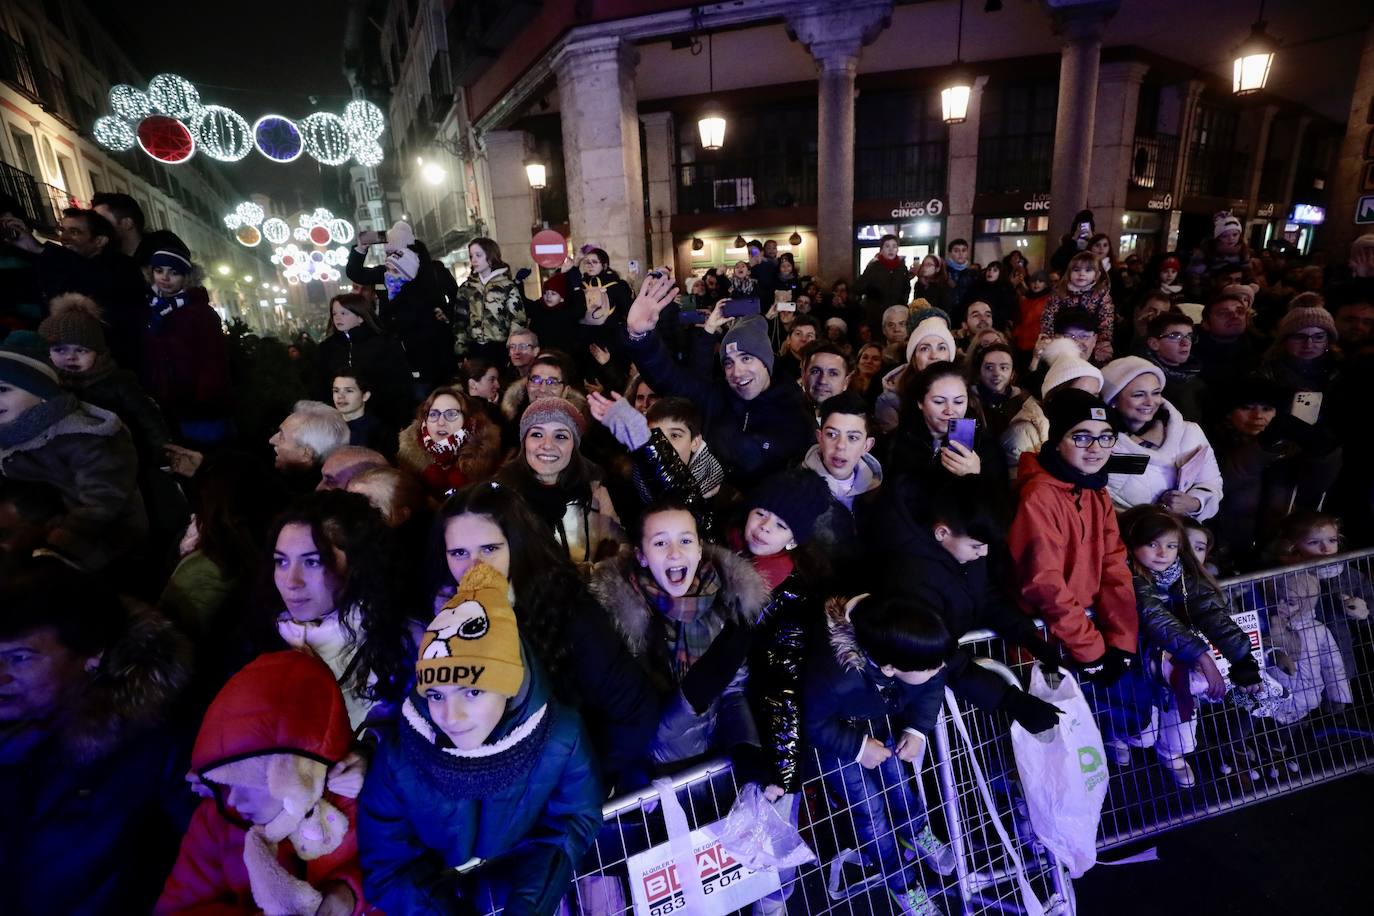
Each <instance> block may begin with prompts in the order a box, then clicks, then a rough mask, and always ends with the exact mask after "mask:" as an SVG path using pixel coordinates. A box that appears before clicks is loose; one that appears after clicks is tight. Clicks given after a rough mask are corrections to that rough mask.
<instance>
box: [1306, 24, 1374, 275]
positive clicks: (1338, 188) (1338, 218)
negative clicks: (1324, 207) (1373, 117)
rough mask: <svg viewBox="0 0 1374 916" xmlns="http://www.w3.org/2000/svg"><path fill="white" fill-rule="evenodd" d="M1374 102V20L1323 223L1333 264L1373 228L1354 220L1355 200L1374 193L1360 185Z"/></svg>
mask: <svg viewBox="0 0 1374 916" xmlns="http://www.w3.org/2000/svg"><path fill="white" fill-rule="evenodd" d="M1370 105H1374V23H1371V24H1370V26H1369V28H1367V29H1365V32H1364V50H1363V51H1361V52H1360V69H1359V72H1358V73H1357V74H1356V76H1355V92H1354V94H1353V95H1352V96H1351V98H1350V116H1349V117H1348V118H1346V121H1345V139H1344V140H1342V141H1341V151H1340V153H1339V154H1338V155H1337V157H1336V163H1335V167H1334V168H1333V169H1332V170H1331V176H1332V181H1331V194H1330V196H1329V197H1328V198H1327V199H1328V200H1329V201H1330V202H1331V206H1330V208H1329V210H1328V211H1327V214H1326V224H1325V225H1323V226H1322V227H1321V230H1320V233H1319V234H1320V240H1321V247H1323V248H1325V249H1326V250H1327V251H1329V252H1330V253H1331V258H1330V261H1331V263H1333V264H1343V263H1345V260H1346V258H1347V257H1349V254H1350V243H1351V242H1352V241H1354V240H1355V238H1356V236H1359V235H1362V234H1364V233H1366V232H1371V231H1374V226H1370V225H1356V224H1355V204H1356V203H1358V202H1359V199H1360V198H1361V197H1366V196H1368V195H1370V194H1374V191H1365V190H1362V188H1361V180H1362V178H1363V176H1364V171H1365V164H1366V162H1367V161H1368V160H1366V159H1365V143H1366V142H1367V138H1368V135H1369V132H1370V131H1371V130H1374V127H1371V126H1370V124H1369V123H1368V121H1369V107H1370Z"/></svg>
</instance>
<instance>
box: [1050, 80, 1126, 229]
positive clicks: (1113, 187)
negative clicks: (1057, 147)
mask: <svg viewBox="0 0 1374 916" xmlns="http://www.w3.org/2000/svg"><path fill="white" fill-rule="evenodd" d="M1149 69H1150V68H1149V65H1148V64H1143V63H1138V62H1136V61H1123V62H1121V63H1114V64H1104V65H1103V66H1102V67H1101V69H1100V77H1099V82H1098V87H1097V111H1096V113H1095V114H1094V116H1093V122H1094V126H1093V147H1092V165H1091V167H1090V168H1089V170H1088V203H1087V206H1088V209H1090V210H1092V211H1093V217H1094V218H1095V219H1096V220H1097V231H1098V232H1105V233H1107V235H1108V236H1110V237H1111V239H1112V250H1113V251H1115V250H1116V246H1117V239H1118V238H1119V237H1120V235H1121V218H1122V216H1123V215H1124V214H1125V212H1126V191H1127V189H1128V188H1129V187H1130V183H1131V165H1132V157H1133V156H1134V153H1135V116H1136V108H1137V107H1138V105H1139V102H1140V84H1141V82H1142V81H1143V80H1144V79H1145V73H1146V71H1147V70H1149ZM1055 155H1056V158H1058V152H1057V151H1056V153H1055ZM1051 206H1053V200H1051ZM1069 216H1070V217H1072V216H1073V214H1072V213H1070V214H1069ZM1050 228H1051V230H1053V229H1054V226H1053V225H1051V226H1050Z"/></svg>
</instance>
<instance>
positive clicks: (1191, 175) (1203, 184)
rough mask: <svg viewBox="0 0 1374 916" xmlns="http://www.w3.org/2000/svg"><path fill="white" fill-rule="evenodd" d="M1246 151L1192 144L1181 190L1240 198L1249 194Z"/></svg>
mask: <svg viewBox="0 0 1374 916" xmlns="http://www.w3.org/2000/svg"><path fill="white" fill-rule="evenodd" d="M1249 176H1250V155H1249V154H1248V153H1242V152H1236V151H1235V150H1232V149H1222V148H1220V147H1211V146H1194V147H1193V148H1192V150H1191V151H1190V153H1189V158H1188V175H1187V176H1186V178H1185V180H1184V182H1183V193H1184V194H1187V195H1190V196H1196V197H1229V198H1240V197H1246V196H1248V194H1249V189H1248V188H1247V187H1246V181H1247V179H1248V178H1249Z"/></svg>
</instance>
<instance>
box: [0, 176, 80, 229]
mask: <svg viewBox="0 0 1374 916" xmlns="http://www.w3.org/2000/svg"><path fill="white" fill-rule="evenodd" d="M0 191H3V192H4V193H6V194H8V195H10V196H11V197H13V198H14V199H15V200H17V201H19V206H20V207H22V208H23V210H24V216H25V217H27V218H28V220H29V221H30V222H31V223H33V225H34V226H35V227H36V228H39V229H47V230H51V229H53V228H55V227H56V226H57V224H58V222H59V221H60V220H61V219H62V211H63V210H64V209H66V208H67V207H72V206H76V205H77V203H78V202H77V201H75V200H73V199H72V197H71V195H70V194H68V193H67V192H66V191H64V190H62V189H61V188H55V187H53V186H52V185H50V184H48V183H46V182H43V181H39V180H38V179H37V178H34V177H33V176H32V175H30V174H29V173H28V172H26V171H24V170H23V169H17V168H15V167H14V166H12V165H10V164H9V163H7V162H0Z"/></svg>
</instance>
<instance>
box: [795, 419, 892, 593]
mask: <svg viewBox="0 0 1374 916" xmlns="http://www.w3.org/2000/svg"><path fill="white" fill-rule="evenodd" d="M802 467H804V468H806V469H807V470H810V471H814V472H816V474H817V475H818V476H819V477H820V478H821V480H823V481H825V485H826V487H828V488H829V490H830V505H829V507H828V508H827V509H826V510H825V511H824V512H822V513H821V516H820V518H818V519H816V530H815V534H813V535H812V539H813V543H814V544H815V545H816V547H817V548H818V549H819V550H820V551H821V552H822V553H824V554H825V555H826V557H828V558H829V560H830V564H831V566H832V567H834V568H835V569H836V570H837V571H838V573H839V575H840V581H841V582H846V583H850V582H852V583H854V584H856V585H857V584H858V583H857V579H856V578H855V577H856V576H857V573H858V569H859V567H860V566H861V565H862V563H861V561H862V560H863V546H862V544H860V542H859V536H858V529H857V526H856V524H855V512H856V510H857V507H858V506H859V504H860V502H861V501H863V500H864V499H865V498H866V497H867V494H869V493H873V492H875V491H877V490H879V489H880V488H881V487H882V485H883V466H882V465H881V464H880V463H879V462H878V459H877V458H874V457H873V455H872V453H869V454H866V455H864V456H863V458H861V459H860V460H859V463H858V465H857V467H856V468H855V476H854V477H853V478H852V479H851V480H849V481H838V480H836V479H835V478H833V477H831V476H830V474H829V473H828V472H827V471H826V469H825V465H824V463H823V462H822V460H821V448H820V446H819V445H813V446H811V449H810V450H809V451H808V452H807V453H806V458H805V459H804V460H803V461H802Z"/></svg>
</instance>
